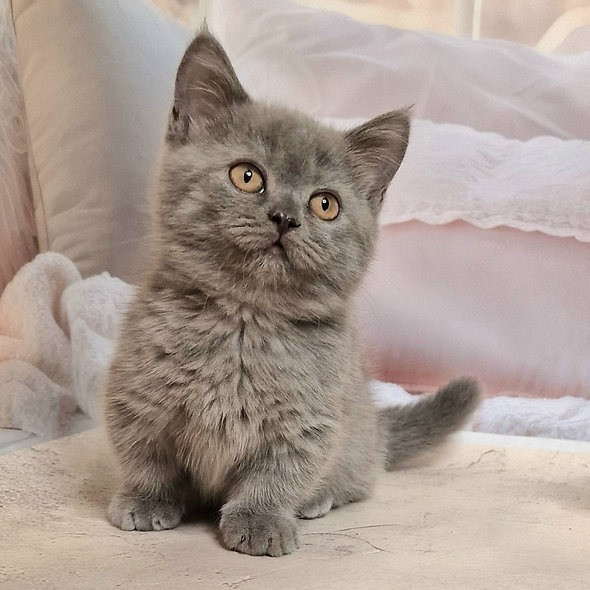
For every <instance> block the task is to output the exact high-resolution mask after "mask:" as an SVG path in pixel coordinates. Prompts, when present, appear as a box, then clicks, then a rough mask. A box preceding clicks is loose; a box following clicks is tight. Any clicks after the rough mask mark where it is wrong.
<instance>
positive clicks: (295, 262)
mask: <svg viewBox="0 0 590 590" xmlns="http://www.w3.org/2000/svg"><path fill="white" fill-rule="evenodd" d="M195 76H198V79H194V77H195ZM176 88H177V90H176V96H175V105H174V108H173V113H172V116H171V119H170V128H169V133H168V138H167V142H166V146H165V149H164V153H163V160H162V169H161V177H160V191H159V204H158V211H157V220H158V231H159V237H158V242H157V248H156V255H155V257H154V260H153V263H152V266H151V269H150V271H149V272H148V273H147V274H146V276H145V277H144V280H143V282H142V284H141V286H140V289H139V292H138V295H137V298H136V300H135V302H134V303H133V304H132V306H131V308H130V310H129V312H128V314H127V316H126V319H125V321H124V325H123V327H122V332H121V336H120V339H119V342H118V349H117V352H116V355H115V358H114V361H113V363H112V367H111V370H110V378H109V383H108V387H107V391H106V396H105V412H106V424H107V428H108V432H109V434H110V438H111V441H112V445H113V447H114V450H115V453H116V455H117V458H118V462H119V465H120V468H121V476H122V489H121V491H120V492H119V493H118V494H117V496H116V497H115V498H114V499H113V501H112V503H111V505H110V507H109V511H108V515H109V519H110V521H111V522H112V523H113V524H114V525H116V526H118V527H120V528H123V529H126V530H130V529H131V530H132V529H137V530H151V529H165V528H172V527H174V526H176V525H177V524H178V522H179V520H180V518H181V515H182V514H183V513H184V512H185V510H186V508H187V506H188V505H189V504H192V503H202V504H207V505H213V506H220V507H221V520H220V536H221V539H222V542H223V544H224V545H225V546H226V547H227V548H229V549H234V550H237V551H241V552H244V553H249V554H253V555H260V554H268V555H282V554H285V553H290V552H291V551H293V550H295V548H296V547H297V546H298V540H297V527H296V517H297V516H299V517H302V518H315V517H319V516H323V515H324V514H325V513H326V512H328V510H329V509H330V508H333V507H337V506H340V505H342V504H345V503H347V502H353V501H357V500H360V499H362V498H365V497H366V496H367V495H368V494H369V493H370V491H371V488H372V485H373V481H374V479H375V474H376V472H377V469H378V468H379V467H381V466H382V465H383V463H384V454H385V453H387V462H388V464H389V465H392V464H393V463H394V462H395V461H396V458H397V457H401V458H406V457H407V456H408V455H410V454H414V453H415V452H418V451H419V450H421V449H422V448H424V447H427V446H428V445H429V444H430V443H431V442H438V440H439V439H440V438H441V437H442V436H443V435H445V434H447V433H448V432H450V431H452V430H454V429H455V428H457V427H458V426H459V424H460V423H461V422H462V420H464V419H465V418H466V417H467V415H468V414H469V412H470V411H471V409H472V408H473V406H474V403H475V400H476V399H477V396H478V392H477V387H476V385H475V384H474V383H473V382H472V381H468V380H464V381H457V382H455V383H454V384H453V385H451V386H449V387H447V388H445V389H443V390H441V392H439V393H438V394H437V395H436V396H435V397H434V398H432V399H430V398H429V399H428V400H427V401H424V402H421V403H420V404H419V405H417V406H415V407H414V408H412V409H409V410H403V409H402V410H386V411H384V412H382V413H381V414H380V415H379V418H378V414H377V412H376V410H375V407H374V405H373V403H372V401H371V398H370V395H369V391H368V387H367V382H366V378H365V373H364V368H363V362H362V350H361V347H360V344H359V341H358V338H357V336H356V331H355V325H354V317H353V314H352V311H351V298H352V295H353V294H354V292H355V291H356V289H357V287H358V285H359V281H360V279H361V278H362V276H363V274H364V272H365V270H366V268H367V265H368V262H369V260H370V258H371V255H372V252H373V247H374V241H375V236H376V234H377V220H376V217H377V212H378V210H379V207H380V204H381V200H382V197H383V192H384V190H385V188H386V186H387V184H388V183H389V181H390V180H391V178H392V177H393V175H394V173H395V172H396V170H397V168H398V166H399V164H400V162H401V160H402V158H403V154H404V151H405V147H406V144H407V139H408V133H409V121H408V118H407V116H406V114H405V113H404V112H393V113H388V114H386V115H383V116H381V117H378V118H377V119H374V120H373V121H371V122H369V123H367V124H365V125H363V126H362V127H360V128H358V129H356V130H354V131H352V132H349V133H347V134H343V133H341V132H338V131H336V130H333V129H330V128H327V127H323V126H320V125H318V124H317V123H316V122H314V121H313V120H311V119H310V118H308V117H305V116H303V115H301V114H298V113H295V112H292V111H288V110H286V109H282V108H279V107H273V106H266V105H262V104H259V103H257V102H254V101H252V100H250V98H248V96H247V95H246V93H245V92H244V90H243V88H242V87H241V85H240V83H239V82H238V80H237V78H236V77H235V74H234V72H233V70H232V69H231V66H230V65H229V61H228V59H227V57H226V56H225V54H224V53H223V50H222V49H221V47H219V45H218V44H217V43H216V41H215V40H214V39H213V38H212V37H210V36H209V35H208V34H206V33H205V34H201V35H200V36H199V37H197V39H196V40H195V41H194V42H193V43H192V44H191V46H190V47H189V49H188V50H187V54H186V56H185V58H184V59H183V62H182V64H181V67H180V69H179V75H178V79H177V86H176ZM240 161H247V162H250V163H253V164H256V165H257V166H258V168H260V170H261V171H262V172H263V173H264V175H265V179H266V188H265V190H264V191H263V192H262V193H256V194H246V193H241V192H240V191H238V190H237V189H236V188H235V187H234V186H233V185H232V183H231V182H230V180H229V176H228V169H229V167H230V166H231V165H232V164H233V163H235V162H240ZM326 189H330V190H331V191H333V192H334V193H336V194H337V195H338V196H339V199H340V202H341V213H340V215H339V216H338V217H337V218H336V219H335V220H334V221H329V222H328V221H323V220H321V219H319V218H318V217H315V216H314V215H313V214H312V212H311V211H310V208H309V205H308V203H309V199H310V196H311V195H312V194H313V193H314V192H315V191H318V190H326ZM276 210H280V211H283V212H285V213H286V214H288V215H289V216H291V217H293V219H296V221H297V223H298V224H299V226H298V227H297V228H296V229H293V230H292V231H289V232H288V233H287V234H285V235H284V236H283V238H282V246H283V250H280V249H277V248H276V247H275V248H273V244H275V243H276V241H277V228H276V227H275V225H274V223H273V222H272V221H271V220H269V217H268V216H269V214H270V212H271V211H276ZM379 425H380V426H381V428H379Z"/></svg>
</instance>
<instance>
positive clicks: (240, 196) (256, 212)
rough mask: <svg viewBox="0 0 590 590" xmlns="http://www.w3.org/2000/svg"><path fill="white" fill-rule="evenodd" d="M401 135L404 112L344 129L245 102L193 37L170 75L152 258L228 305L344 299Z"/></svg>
mask: <svg viewBox="0 0 590 590" xmlns="http://www.w3.org/2000/svg"><path fill="white" fill-rule="evenodd" d="M408 133H409V121H408V118H407V116H406V114H405V113H404V112H391V113H387V114H385V115H381V116H380V117H377V118H376V119H373V120H371V121H369V122H368V123H366V124H364V125H362V126H361V127H358V128H356V129H353V130H352V131H349V132H346V133H344V132H340V131H336V130H334V129H331V128H329V127H325V126H322V125H320V124H318V123H317V122H315V121H314V120H312V119H311V118H309V117H307V116H304V115H302V114H300V113H297V112H294V111H290V110H287V109H284V108H280V107H276V106H268V105H264V104H261V103H258V102H255V101H253V100H252V99H250V98H249V96H248V95H247V94H246V92H245V90H244V89H243V88H242V86H241V84H240V82H239V81H238V79H237V77H236V75H235V72H234V70H233V68H232V66H231V64H230V62H229V60H228V58H227V56H226V54H225V53H224V51H223V49H222V48H221V47H220V45H219V44H218V43H217V42H216V41H215V40H214V39H213V38H212V37H211V36H210V35H209V34H207V33H202V34H200V35H199V36H198V37H197V38H196V39H195V40H194V41H193V42H192V43H191V45H190V46H189V48H188V49H187V51H186V54H185V56H184V58H183V60H182V62H181V64H180V67H179V70H178V75H177V79H176V89H175V101H174V106H173V108H172V113H171V116H170V123H169V128H168V135H167V140H166V149H165V153H164V157H163V165H162V172H161V178H160V183H161V184H160V201H159V223H160V233H161V237H162V248H161V252H160V255H161V264H162V265H163V267H166V268H169V269H173V272H174V273H177V274H178V278H179V280H182V282H183V283H184V284H188V285H190V284H191V283H193V285H194V287H197V288H199V289H201V290H203V291H205V292H207V293H208V294H210V295H213V296H217V295H225V296H229V297H231V298H233V300H235V301H238V302H256V301H258V302H259V303H264V302H267V303H268V304H269V305H281V306H284V307H285V308H286V309H287V308H290V307H293V309H295V308H296V307H297V306H302V305H303V306H307V307H308V308H310V307H314V306H315V307H318V304H317V303H314V301H316V302H317V301H318V298H319V299H321V300H322V301H323V302H324V304H329V305H330V304H333V303H331V302H334V301H336V300H343V299H345V298H346V297H347V296H348V295H349V294H351V292H352V291H353V290H354V288H355V287H356V286H357V284H358V282H359V280H360V278H361V277H362V275H363V273H364V271H365V269H366V267H367V265H368V262H369V259H370V256H371V254H372V250H373V245H374V241H375V238H376V233H377V223H376V220H377V214H378V212H379V209H380V207H381V202H382V200H383V194H384V192H385V189H386V188H387V186H388V184H389V182H390V181H391V179H392V178H393V175H394V174H395V172H396V171H397V169H398V167H399V165H400V163H401V160H402V158H403V156H404V152H405V149H406V144H407V139H408ZM316 312H317V313H319V308H318V309H316Z"/></svg>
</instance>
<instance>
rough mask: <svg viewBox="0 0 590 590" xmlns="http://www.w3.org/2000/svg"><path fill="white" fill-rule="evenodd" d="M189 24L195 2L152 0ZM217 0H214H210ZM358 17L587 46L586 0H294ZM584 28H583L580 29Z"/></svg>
mask: <svg viewBox="0 0 590 590" xmlns="http://www.w3.org/2000/svg"><path fill="white" fill-rule="evenodd" d="M152 1H153V2H154V3H155V4H157V5H158V6H159V7H160V8H161V9H163V10H164V11H165V12H167V13H168V14H169V15H171V16H173V17H174V18H176V19H178V20H180V21H183V22H185V23H186V24H191V23H193V21H194V18H195V14H196V9H197V6H198V3H199V2H203V1H206V0H152ZM209 1H213V2H214V1H215V0H209ZM297 1H298V2H299V3H300V4H304V5H308V6H313V7H316V8H323V9H325V10H334V11H337V12H341V13H344V14H347V15H349V16H351V17H352V18H355V19H356V20H360V21H365V22H371V23H375V24H387V25H389V26H394V27H398V28H402V29H415V30H428V31H434V32H437V33H444V34H447V35H456V36H461V37H471V38H474V39H479V38H482V39H484V38H487V39H504V40H507V41H515V42H518V43H524V44H526V45H530V46H532V47H537V48H538V49H539V50H541V51H545V52H554V51H556V50H557V52H559V53H577V52H579V51H584V50H590V47H588V46H587V44H588V42H587V40H586V39H587V38H588V35H587V33H588V29H590V0H297ZM584 29H586V30H584Z"/></svg>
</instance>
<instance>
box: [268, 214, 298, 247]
mask: <svg viewBox="0 0 590 590" xmlns="http://www.w3.org/2000/svg"><path fill="white" fill-rule="evenodd" d="M268 218H269V219H270V220H271V221H272V222H273V223H275V224H276V226H277V231H278V232H279V240H280V239H281V238H282V237H283V236H284V235H285V234H286V233H287V232H290V231H291V230H292V229H295V228H296V227H299V226H300V225H301V224H300V223H299V222H298V221H297V220H296V219H295V218H294V217H291V216H290V215H287V214H286V213H284V212H282V211H271V212H270V213H269V214H268Z"/></svg>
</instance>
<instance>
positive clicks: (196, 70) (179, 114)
mask: <svg viewBox="0 0 590 590" xmlns="http://www.w3.org/2000/svg"><path fill="white" fill-rule="evenodd" d="M248 100H249V98H248V95H247V94H246V91H245V90H244V88H243V87H242V85H241V84H240V81H239V80H238V77H237V76H236V73H235V71H234V69H233V67H232V65H231V63H230V61H229V58H228V57H227V54H226V53H225V51H224V50H223V48H222V47H221V45H220V44H219V43H218V41H217V40H216V39H215V38H214V37H213V36H212V35H211V34H210V33H209V32H208V31H207V30H206V29H204V30H203V31H202V32H201V33H199V34H198V35H197V37H196V38H195V39H194V40H193V42H192V43H191V44H190V45H189V46H188V48H187V50H186V52H185V54H184V57H183V58H182V61H181V62H180V66H179V68H178V73H177V75H176V87H175V89H174V106H173V107H172V112H171V114H170V122H169V126H168V140H169V141H171V142H180V143H185V142H187V141H188V140H189V129H190V126H191V125H196V126H197V127H205V126H207V124H209V123H211V122H212V121H214V120H216V119H219V118H221V117H223V115H224V114H227V113H228V112H229V111H230V110H231V109H232V108H234V107H236V106H237V105H239V104H240V103H244V102H246V101H248Z"/></svg>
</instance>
